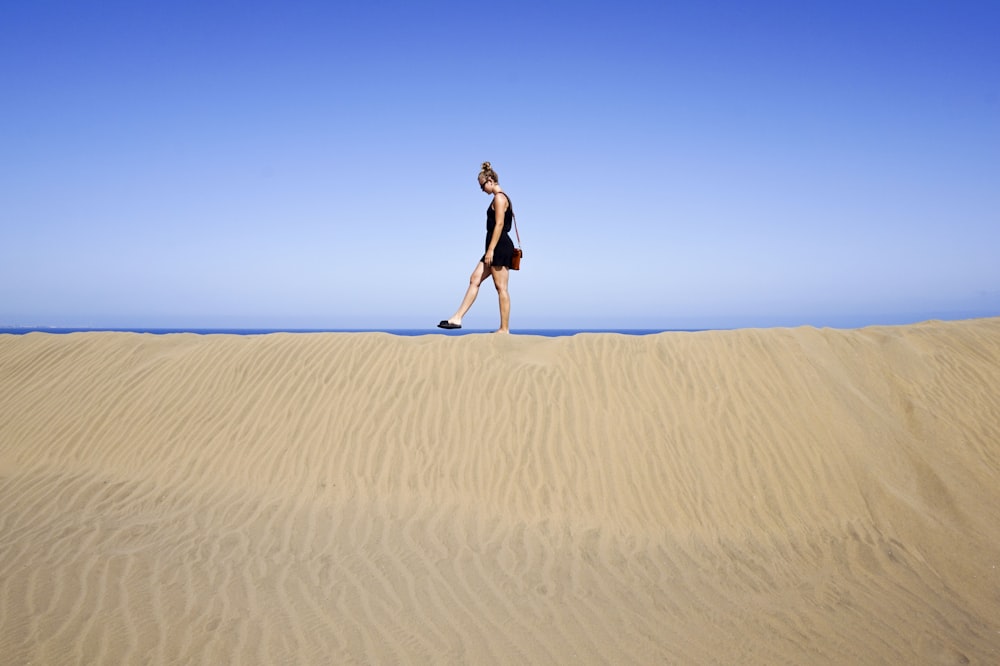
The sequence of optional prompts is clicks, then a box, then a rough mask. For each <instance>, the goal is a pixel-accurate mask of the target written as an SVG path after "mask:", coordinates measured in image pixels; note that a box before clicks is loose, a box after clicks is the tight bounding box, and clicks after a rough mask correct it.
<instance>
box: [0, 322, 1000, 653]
mask: <svg viewBox="0 0 1000 666" xmlns="http://www.w3.org/2000/svg"><path fill="white" fill-rule="evenodd" d="M998 567H1000V318H998V319H984V320H973V321H964V322H950V323H943V322H928V323H925V324H918V325H914V326H904V327H876V328H867V329H861V330H854V331H840V330H829V329H823V330H817V329H814V328H799V329H769V330H741V331H717V332H703V333H665V334H660V335H654V336H646V337H629V336H621V335H608V334H584V335H578V336H575V337H571V338H543V337H533V336H509V337H500V336H491V335H472V336H462V337H448V336H445V335H430V336H423V337H396V336H391V335H386V334H375V333H361V334H349V333H343V334H275V335H266V336H248V337H243V336H225V335H218V336H198V335H168V336H153V335H140V334H127V333H84V334H72V335H47V334H38V333H33V334H30V335H26V336H10V335H0V661H2V663H3V664H29V663H32V664H213V665H214V664H333V663H364V664H369V663H377V664H384V663H434V664H440V663H470V664H488V663H496V664H519V663H539V664H554V663H564V664H577V663H613V664H662V663H674V664H964V663H974V664H997V663H1000V568H998Z"/></svg>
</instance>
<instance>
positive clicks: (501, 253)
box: [479, 193, 514, 268]
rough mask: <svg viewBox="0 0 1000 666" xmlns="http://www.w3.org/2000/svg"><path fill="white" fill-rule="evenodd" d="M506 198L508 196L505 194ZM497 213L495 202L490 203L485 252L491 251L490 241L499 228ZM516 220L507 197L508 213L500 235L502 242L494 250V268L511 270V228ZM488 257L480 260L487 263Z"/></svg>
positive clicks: (505, 214) (504, 218) (505, 215)
mask: <svg viewBox="0 0 1000 666" xmlns="http://www.w3.org/2000/svg"><path fill="white" fill-rule="evenodd" d="M504 196H505V197H506V196H507V194H506V193H504ZM496 217H497V216H496V213H494V212H493V202H492V201H491V202H490V205H489V208H487V209H486V246H485V248H484V250H489V249H490V239H491V238H493V229H494V228H495V227H496V226H497V222H496ZM513 219H514V206H513V204H511V202H510V197H507V212H505V213H504V215H503V233H502V234H500V240H498V241H497V246H496V247H495V248H493V265H494V266H506V267H507V268H510V262H511V261H512V260H513V259H514V241H512V240H511V239H510V227H511V222H512V221H513ZM485 260H486V255H485V254H483V256H482V257H481V258H480V259H479V261H485Z"/></svg>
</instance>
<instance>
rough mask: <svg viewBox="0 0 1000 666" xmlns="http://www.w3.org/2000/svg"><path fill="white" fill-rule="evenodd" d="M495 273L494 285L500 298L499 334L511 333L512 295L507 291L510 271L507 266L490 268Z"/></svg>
mask: <svg viewBox="0 0 1000 666" xmlns="http://www.w3.org/2000/svg"><path fill="white" fill-rule="evenodd" d="M490 272H492V273H493V284H494V285H495V286H496V288H497V296H498V297H499V298H500V328H499V329H498V330H497V333H510V293H509V292H508V291H507V278H508V277H510V271H508V270H507V267H506V266H490Z"/></svg>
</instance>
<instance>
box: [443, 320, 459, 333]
mask: <svg viewBox="0 0 1000 666" xmlns="http://www.w3.org/2000/svg"><path fill="white" fill-rule="evenodd" d="M438 328H447V329H448V330H449V331H450V330H453V329H456V328H462V325H461V324H453V323H451V322H450V321H448V320H447V319H442V320H441V323H440V324H438Z"/></svg>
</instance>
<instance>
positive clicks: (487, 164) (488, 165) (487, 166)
mask: <svg viewBox="0 0 1000 666" xmlns="http://www.w3.org/2000/svg"><path fill="white" fill-rule="evenodd" d="M490 166H491V165H490V163H489V162H483V171H489V170H490Z"/></svg>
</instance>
